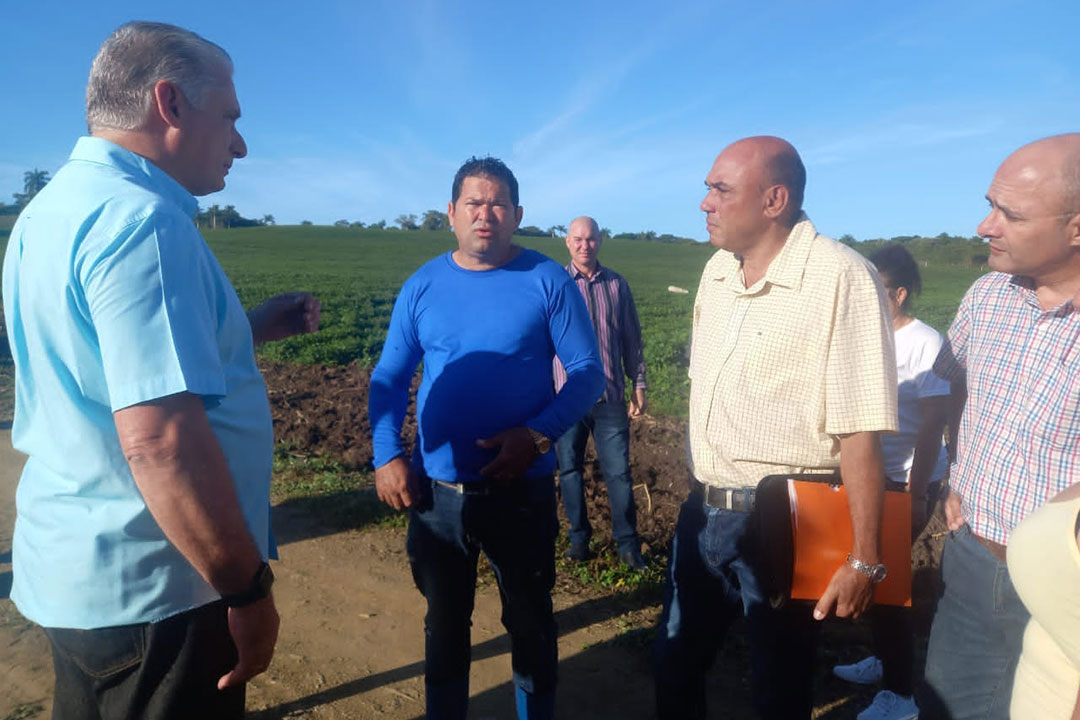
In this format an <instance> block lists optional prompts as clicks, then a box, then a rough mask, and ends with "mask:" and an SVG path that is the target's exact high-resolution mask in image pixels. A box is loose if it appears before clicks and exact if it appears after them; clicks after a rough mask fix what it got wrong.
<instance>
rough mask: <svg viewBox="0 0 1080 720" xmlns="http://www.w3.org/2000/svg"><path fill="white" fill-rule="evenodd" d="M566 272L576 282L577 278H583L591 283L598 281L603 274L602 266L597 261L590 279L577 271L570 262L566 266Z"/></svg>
mask: <svg viewBox="0 0 1080 720" xmlns="http://www.w3.org/2000/svg"><path fill="white" fill-rule="evenodd" d="M566 272H568V273H570V277H572V278H574V279H575V280H577V279H578V278H585V279H586V280H588V281H589V282H592V281H593V280H599V279H600V276H601V273H603V272H604V266H603V265H601V264H600V262H599V261H597V263H596V272H594V273H593V274H592V277H591V278H590V277H589V276H588V275H586V274H585V273H583V272H581V271H580V270H578V269H577V266H575V265H574V263H573V261H571V262H569V263H567V265H566Z"/></svg>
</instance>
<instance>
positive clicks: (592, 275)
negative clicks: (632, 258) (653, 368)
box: [554, 217, 646, 570]
mask: <svg viewBox="0 0 1080 720" xmlns="http://www.w3.org/2000/svg"><path fill="white" fill-rule="evenodd" d="M602 241H603V238H602V236H601V234H600V228H599V226H598V225H597V224H596V221H595V220H593V219H592V218H591V217H579V218H576V219H575V220H574V221H573V222H572V223H570V231H569V232H568V233H567V234H566V249H567V250H569V251H570V264H568V265H567V266H566V270H567V272H569V273H570V276H571V277H572V278H573V279H574V282H575V283H576V284H577V287H578V290H580V291H581V294H582V296H583V297H584V298H585V305H586V306H587V307H588V308H589V318H590V319H591V320H592V325H593V329H594V330H595V331H596V341H597V343H598V344H599V346H600V358H601V360H602V361H603V363H604V378H605V385H604V394H603V395H601V396H600V399H599V400H598V401H597V403H596V405H594V406H593V408H592V410H590V411H589V412H588V413H586V415H585V417H583V418H581V420H579V421H578V422H577V423H576V424H575V425H574V426H573V427H571V428H570V429H569V430H567V431H566V433H565V434H564V435H563V436H562V437H560V438H559V439H558V441H557V442H556V443H555V453H556V457H557V458H558V461H559V488H560V490H561V491H562V499H563V507H564V508H565V509H566V517H567V519H568V520H569V521H570V552H569V553H568V556H569V557H570V559H572V560H577V561H581V560H585V559H586V558H587V557H588V555H589V538H590V537H591V535H592V527H591V526H590V525H589V517H588V510H587V508H586V506H585V488H584V485H583V480H582V469H583V466H584V464H585V444H586V442H588V440H589V434H590V433H592V436H593V444H594V445H595V446H596V455H597V457H598V458H599V460H600V469H601V470H602V471H603V473H604V483H605V484H606V485H607V491H608V502H609V503H610V504H611V533H612V535H613V536H614V540H615V544H616V546H617V547H618V552H619V560H621V561H622V562H623V563H624V564H626V565H628V566H629V567H631V568H633V569H635V570H641V569H644V567H645V561H644V559H643V558H642V557H641V542H640V540H639V539H638V534H637V508H636V507H635V505H634V491H633V488H632V481H631V478H630V424H629V420H628V415H629V417H638V416H640V415H641V414H642V413H643V412H645V407H646V400H645V353H644V348H643V345H642V342H641V324H640V323H639V322H638V316H637V309H636V308H635V307H634V298H633V297H632V296H631V295H630V286H629V285H628V284H627V283H626V280H625V279H624V278H623V276H622V275H619V274H618V273H617V272H614V271H612V270H610V269H608V268H606V267H603V266H601V265H600V261H599V259H598V255H599V253H600V244H601V242H602ZM554 365H555V390H556V391H558V390H560V389H562V386H563V383H565V382H566V371H565V370H564V369H563V367H562V365H561V364H560V363H559V359H558V358H555V363H554ZM624 373H625V374H626V377H628V378H629V379H630V381H631V382H633V384H634V385H633V393H632V394H631V396H630V409H629V413H627V407H626V400H625V396H624V393H625V383H624V381H623V374H624Z"/></svg>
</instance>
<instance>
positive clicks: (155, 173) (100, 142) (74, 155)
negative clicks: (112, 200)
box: [71, 137, 199, 219]
mask: <svg viewBox="0 0 1080 720" xmlns="http://www.w3.org/2000/svg"><path fill="white" fill-rule="evenodd" d="M71 160H81V161H83V162H92V163H98V164H100V165H108V166H110V167H113V168H116V169H117V170H120V171H123V172H126V173H130V174H132V175H136V176H140V177H143V178H146V180H147V182H146V183H145V184H146V185H147V187H149V188H150V189H152V190H153V191H154V192H156V193H158V194H160V195H163V196H164V197H166V198H167V199H169V200H171V201H173V202H174V203H176V205H177V206H179V207H180V209H181V210H183V211H184V213H185V214H186V215H188V216H189V217H191V218H193V219H194V217H195V216H196V215H197V214H198V213H199V201H198V200H196V199H195V196H194V195H192V194H191V193H189V192H188V191H187V190H186V189H185V188H184V186H183V185H181V184H180V183H178V182H177V181H176V180H175V179H174V178H173V177H172V176H171V175H169V174H168V173H167V172H165V171H164V170H162V169H161V168H159V167H158V166H157V165H155V164H154V163H152V162H151V161H150V160H147V159H146V158H144V157H143V156H142V155H138V154H136V153H133V152H131V151H130V150H128V149H127V148H124V147H122V146H120V145H117V144H116V143H114V142H111V141H109V140H106V139H104V138H99V137H81V138H79V140H78V142H76V143H75V149H73V150H72V151H71Z"/></svg>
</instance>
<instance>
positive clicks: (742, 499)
mask: <svg viewBox="0 0 1080 720" xmlns="http://www.w3.org/2000/svg"><path fill="white" fill-rule="evenodd" d="M694 482H695V483H697V486H698V489H699V490H700V491H701V499H702V502H704V503H705V504H706V505H708V506H709V507H711V508H716V509H717V510H734V511H735V512H750V511H751V510H753V509H754V496H755V495H756V494H757V488H752V487H716V486H715V485H706V484H705V483H703V482H701V481H700V480H698V479H696V478H695V480H694Z"/></svg>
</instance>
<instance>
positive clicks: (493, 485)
mask: <svg viewBox="0 0 1080 720" xmlns="http://www.w3.org/2000/svg"><path fill="white" fill-rule="evenodd" d="M432 482H434V483H435V484H436V485H441V486H443V487H444V488H447V489H449V490H452V491H453V492H456V493H457V494H458V495H491V494H492V493H494V492H497V491H499V490H502V489H504V488H506V487H507V486H509V485H510V483H511V482H513V481H512V480H484V479H481V480H469V481H468V482H448V481H446V480H433V481H432Z"/></svg>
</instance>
